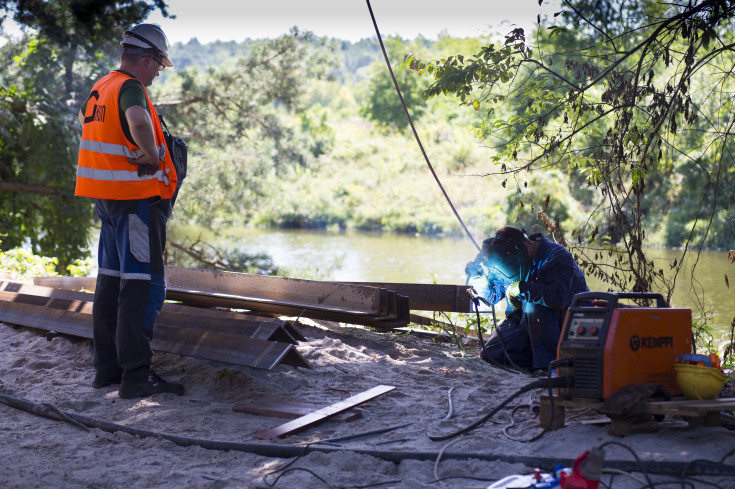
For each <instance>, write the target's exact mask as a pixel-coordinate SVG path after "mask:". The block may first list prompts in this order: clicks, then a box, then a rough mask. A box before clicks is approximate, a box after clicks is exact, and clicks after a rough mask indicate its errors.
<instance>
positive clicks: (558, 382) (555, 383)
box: [429, 377, 571, 441]
mask: <svg viewBox="0 0 735 489" xmlns="http://www.w3.org/2000/svg"><path fill="white" fill-rule="evenodd" d="M570 382H571V378H570V377H554V378H553V379H552V378H551V377H549V378H548V379H545V378H544V379H539V380H535V381H533V382H530V383H528V384H526V385H525V386H523V387H521V388H520V389H518V390H517V391H515V392H514V393H513V394H511V395H510V396H509V397H508V398H506V399H505V400H504V401H503V402H501V403H500V404H499V405H498V406H496V407H495V408H494V409H493V410H492V411H490V412H489V413H488V414H486V415H485V416H483V417H482V418H480V419H479V420H477V421H475V422H474V423H472V424H470V425H469V426H466V427H464V428H462V429H460V430H458V431H455V432H454V433H449V434H446V435H429V439H430V440H432V441H443V440H448V439H450V438H455V437H457V436H459V435H463V434H465V433H468V432H470V431H472V430H474V429H475V428H477V427H479V426H482V425H483V424H484V423H485V422H486V421H487V420H488V419H490V418H492V417H493V416H495V415H496V414H497V413H498V412H500V410H501V409H503V408H504V407H505V406H507V405H508V404H509V403H510V401H512V400H513V399H515V398H516V397H518V396H520V395H521V394H523V393H524V392H528V391H531V390H533V389H538V388H540V387H546V385H547V384H548V386H549V389H551V388H554V387H569V385H570ZM552 420H553V418H552Z"/></svg>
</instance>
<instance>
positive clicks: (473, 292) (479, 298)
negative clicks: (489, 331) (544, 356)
mask: <svg viewBox="0 0 735 489" xmlns="http://www.w3.org/2000/svg"><path fill="white" fill-rule="evenodd" d="M467 292H468V294H469V296H470V299H471V300H472V302H473V303H474V304H475V314H477V336H478V337H479V339H480V345H482V349H485V343H484V342H483V340H482V331H481V329H480V301H482V302H484V303H485V304H486V305H487V306H489V307H490V310H491V311H492V314H493V327H494V328H495V334H496V335H497V336H498V340H499V342H500V348H502V349H503V355H505V358H506V360H508V363H510V365H511V367H512V368H508V366H507V365H503V364H502V363H500V362H498V361H497V360H495V359H494V358H493V357H492V356H488V358H489V359H490V363H491V364H492V365H494V366H495V367H498V368H500V369H503V370H505V371H506V372H513V373H521V374H526V375H527V374H528V372H526V371H525V370H523V369H522V368H521V367H519V366H518V365H516V363H515V362H514V361H513V359H512V358H510V353H508V349H507V348H506V347H505V340H504V339H503V335H502V334H501V333H500V328H498V319H497V317H496V316H495V304H490V302H488V301H487V300H486V299H485V298H484V297H482V296H481V295H480V294H478V293H477V291H476V290H475V288H474V287H470V288H469V289H467ZM488 341H489V340H488Z"/></svg>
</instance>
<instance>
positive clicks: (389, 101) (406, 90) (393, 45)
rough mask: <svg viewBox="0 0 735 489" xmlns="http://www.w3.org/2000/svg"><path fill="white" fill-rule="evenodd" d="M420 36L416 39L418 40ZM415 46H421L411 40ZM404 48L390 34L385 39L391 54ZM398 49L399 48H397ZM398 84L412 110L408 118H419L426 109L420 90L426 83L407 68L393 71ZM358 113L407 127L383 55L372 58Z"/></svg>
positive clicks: (385, 125)
mask: <svg viewBox="0 0 735 489" xmlns="http://www.w3.org/2000/svg"><path fill="white" fill-rule="evenodd" d="M420 41H421V38H420V39H419V42H420ZM413 47H414V48H420V47H421V46H418V45H416V43H414V46H413ZM405 49H406V46H404V45H403V41H402V40H401V39H400V38H395V37H394V38H390V39H388V40H387V41H386V51H387V52H388V53H389V56H390V54H392V53H397V52H402V51H403V50H405ZM399 50H401V51H399ZM395 76H396V81H397V82H398V86H399V87H400V88H401V94H402V95H403V100H404V101H405V102H406V106H407V107H408V110H409V111H410V113H411V118H413V119H414V120H418V119H420V118H421V115H422V114H423V112H424V110H425V109H426V102H425V100H424V99H423V98H422V96H421V93H422V92H423V91H424V90H425V89H426V88H427V86H428V84H427V83H426V82H425V81H424V80H422V79H419V78H417V77H415V76H411V73H410V72H408V71H398V72H397V73H395ZM360 112H361V115H363V116H364V117H366V118H368V119H370V120H372V121H373V122H375V123H376V124H378V125H379V126H382V127H392V128H396V129H400V130H403V129H405V128H406V127H408V119H407V118H406V113H405V111H404V110H403V106H402V105H401V103H400V102H399V99H398V97H397V95H396V89H395V87H394V86H393V80H392V78H391V76H390V73H389V72H388V70H386V68H385V61H383V59H382V57H381V58H380V59H378V60H376V61H374V62H373V68H372V71H371V75H370V79H369V80H368V81H367V97H366V100H365V103H364V105H363V107H362V108H361V111H360Z"/></svg>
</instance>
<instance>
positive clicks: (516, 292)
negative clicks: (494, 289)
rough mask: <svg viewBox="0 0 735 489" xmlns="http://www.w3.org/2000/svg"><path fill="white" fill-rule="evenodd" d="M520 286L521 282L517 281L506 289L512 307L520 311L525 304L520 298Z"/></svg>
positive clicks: (506, 295)
mask: <svg viewBox="0 0 735 489" xmlns="http://www.w3.org/2000/svg"><path fill="white" fill-rule="evenodd" d="M520 286H521V282H520V281H519V280H516V281H515V282H513V283H512V284H510V285H509V286H508V288H507V289H505V297H507V298H508V301H510V305H511V306H513V307H514V308H515V309H520V308H521V307H523V303H522V302H521V299H520V298H519V297H518V296H520V295H521V287H520Z"/></svg>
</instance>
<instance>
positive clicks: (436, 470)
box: [434, 435, 482, 482]
mask: <svg viewBox="0 0 735 489" xmlns="http://www.w3.org/2000/svg"><path fill="white" fill-rule="evenodd" d="M481 439H482V437H481V436H474V435H473V436H465V437H464V438H457V439H455V440H452V441H450V442H449V443H447V444H445V445H444V446H443V447H442V448H441V450H439V455H437V456H436V460H435V461H434V482H437V481H440V480H441V479H440V478H439V462H440V461H441V459H442V455H444V452H445V451H446V450H447V448H449V447H450V446H451V445H454V444H455V443H458V442H460V441H466V440H481Z"/></svg>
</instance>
